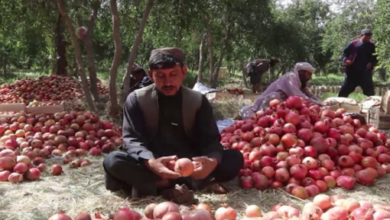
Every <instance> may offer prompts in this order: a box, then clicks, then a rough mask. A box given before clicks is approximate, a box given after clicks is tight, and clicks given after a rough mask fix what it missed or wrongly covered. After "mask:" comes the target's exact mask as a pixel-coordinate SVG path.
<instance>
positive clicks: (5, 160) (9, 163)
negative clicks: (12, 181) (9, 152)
mask: <svg viewBox="0 0 390 220" xmlns="http://www.w3.org/2000/svg"><path fill="white" fill-rule="evenodd" d="M15 165H16V161H15V160H14V159H13V158H12V157H9V156H5V157H0V171H2V170H12V169H13V168H14V166H15Z"/></svg>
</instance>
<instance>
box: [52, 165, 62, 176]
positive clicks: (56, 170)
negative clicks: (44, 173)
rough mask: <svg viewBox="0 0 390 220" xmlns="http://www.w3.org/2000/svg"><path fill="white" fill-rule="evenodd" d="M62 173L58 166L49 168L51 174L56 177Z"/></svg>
mask: <svg viewBox="0 0 390 220" xmlns="http://www.w3.org/2000/svg"><path fill="white" fill-rule="evenodd" d="M61 173H62V167H61V165H59V164H53V165H52V166H51V174H52V175H54V176H58V175H60V174H61Z"/></svg>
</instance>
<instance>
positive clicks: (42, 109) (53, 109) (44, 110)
mask: <svg viewBox="0 0 390 220" xmlns="http://www.w3.org/2000/svg"><path fill="white" fill-rule="evenodd" d="M63 111H65V108H64V105H63V104H61V105H49V106H30V107H29V106H27V107H26V112H27V113H33V114H54V113H57V112H63Z"/></svg>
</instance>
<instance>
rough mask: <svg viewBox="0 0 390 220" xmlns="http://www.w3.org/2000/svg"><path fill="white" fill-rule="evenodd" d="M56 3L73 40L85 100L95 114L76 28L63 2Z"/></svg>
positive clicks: (59, 0) (58, 0)
mask: <svg viewBox="0 0 390 220" xmlns="http://www.w3.org/2000/svg"><path fill="white" fill-rule="evenodd" d="M56 2H57V5H58V10H59V12H60V14H61V16H62V17H63V18H64V20H65V22H66V24H67V26H68V31H69V34H70V36H71V39H72V44H73V49H74V54H75V58H76V62H77V68H78V72H79V75H80V77H81V83H82V87H83V90H84V95H85V99H86V101H87V104H88V107H89V109H90V110H91V111H93V112H96V108H95V105H94V103H93V100H92V96H91V92H90V91H89V86H88V82H87V77H86V76H85V72H84V67H83V60H82V56H81V50H80V45H79V42H78V40H77V36H76V31H75V28H74V27H73V24H72V20H71V19H70V18H69V16H68V15H67V14H66V13H65V9H64V7H63V5H62V2H61V0H56Z"/></svg>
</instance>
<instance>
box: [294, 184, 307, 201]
mask: <svg viewBox="0 0 390 220" xmlns="http://www.w3.org/2000/svg"><path fill="white" fill-rule="evenodd" d="M291 194H292V195H294V196H296V197H298V198H300V199H307V198H308V197H309V195H308V193H307V191H306V189H305V188H304V187H302V186H295V187H293V188H292V191H291Z"/></svg>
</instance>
